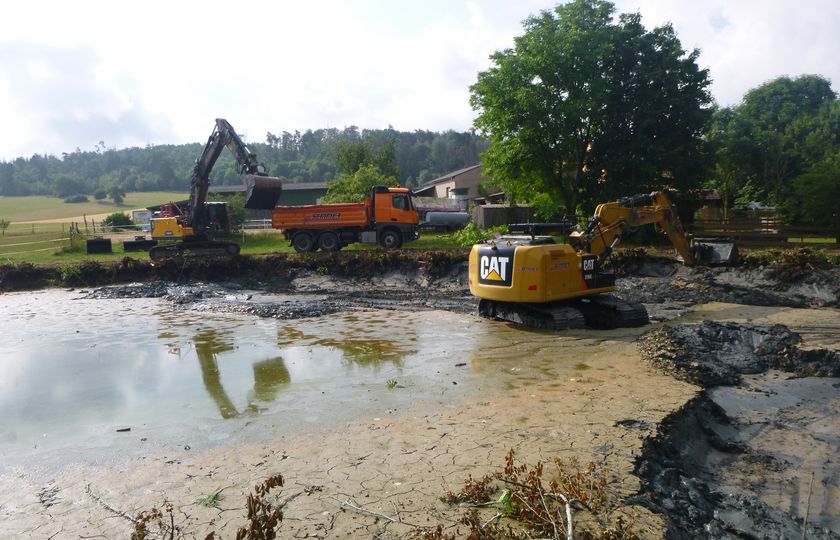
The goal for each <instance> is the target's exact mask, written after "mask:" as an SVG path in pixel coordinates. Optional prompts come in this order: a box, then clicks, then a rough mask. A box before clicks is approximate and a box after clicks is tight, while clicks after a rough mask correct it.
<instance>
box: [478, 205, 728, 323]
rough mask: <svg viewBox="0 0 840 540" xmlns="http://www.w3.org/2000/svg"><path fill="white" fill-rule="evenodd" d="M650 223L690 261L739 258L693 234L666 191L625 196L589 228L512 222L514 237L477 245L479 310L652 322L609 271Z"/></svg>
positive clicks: (602, 208)
mask: <svg viewBox="0 0 840 540" xmlns="http://www.w3.org/2000/svg"><path fill="white" fill-rule="evenodd" d="M647 224H656V225H658V226H659V227H660V228H661V229H662V231H663V232H664V233H665V234H666V235H667V236H668V238H669V239H670V241H671V243H672V244H673V245H674V247H675V248H676V250H677V253H679V255H680V257H681V258H682V260H683V262H684V263H685V264H686V265H688V266H693V265H695V264H705V265H724V264H730V263H735V262H737V259H738V250H737V248H736V246H735V245H734V244H732V243H719V242H708V241H706V242H700V241H696V240H694V239H692V238H690V237H689V236H688V235H687V234H686V233H685V231H684V230H683V228H682V225H681V224H680V220H679V217H677V213H676V211H675V209H674V207H673V206H672V205H671V202H670V201H669V199H668V197H667V195H666V194H665V193H663V192H659V191H657V192H654V193H650V194H641V195H634V196H632V197H624V198H621V199H619V200H617V201H613V202H609V203H604V204H601V205H598V207H597V208H596V209H595V215H594V216H593V218H592V219H591V220H590V221H589V223H588V224H587V226H586V228H585V229H581V228H580V227H576V229H577V230H572V231H571V232H569V227H568V225H565V224H537V223H529V224H522V225H511V226H510V231H511V234H509V235H506V236H500V237H497V238H495V239H490V240H486V241H484V242H482V243H480V244H476V245H474V246H473V248H472V251H471V252H470V260H469V285H470V292H471V293H472V294H473V295H474V296H477V297H478V298H480V299H481V300H480V302H479V307H478V311H479V314H480V315H481V316H483V317H486V318H490V319H499V320H504V321H508V322H512V323H515V324H520V325H523V326H527V327H530V328H546V329H564V328H584V327H586V326H589V327H593V328H619V327H631V326H643V325H645V324H648V322H649V319H648V314H647V310H646V309H645V307H644V306H643V305H642V304H638V303H630V302H625V301H623V300H620V299H619V298H617V297H615V296H612V295H610V294H607V293H610V292H612V291H614V290H615V274H614V273H613V272H610V271H607V270H605V269H604V263H605V262H606V260H607V258H608V257H609V255H610V253H611V252H612V250H613V249H614V248H615V247H616V246H617V245H618V243H619V242H620V241H621V239H622V237H623V236H624V235H625V234H626V233H628V232H632V231H633V230H634V229H635V228H636V227H639V226H641V225H647ZM563 229H565V230H563ZM551 232H555V233H556V232H562V233H567V232H568V233H569V243H568V244H558V243H557V242H556V241H555V239H554V237H553V236H548V235H545V234H544V233H551ZM540 233H543V234H542V235H541V234H540Z"/></svg>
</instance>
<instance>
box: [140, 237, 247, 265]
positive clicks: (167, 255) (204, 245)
mask: <svg viewBox="0 0 840 540" xmlns="http://www.w3.org/2000/svg"><path fill="white" fill-rule="evenodd" d="M238 254H239V245H238V244H236V243H234V242H218V241H214V240H211V241H193V242H178V243H176V244H164V245H162V246H155V247H153V248H152V249H150V250H149V258H150V259H151V260H152V261H164V260H166V259H177V258H182V257H232V256H234V255H238Z"/></svg>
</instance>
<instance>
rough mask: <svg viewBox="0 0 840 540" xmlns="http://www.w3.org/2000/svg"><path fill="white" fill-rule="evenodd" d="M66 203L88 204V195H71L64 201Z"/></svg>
mask: <svg viewBox="0 0 840 540" xmlns="http://www.w3.org/2000/svg"><path fill="white" fill-rule="evenodd" d="M64 202H66V203H83V202H88V198H87V195H70V196H69V197H66V198H65V199H64Z"/></svg>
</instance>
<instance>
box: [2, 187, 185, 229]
mask: <svg viewBox="0 0 840 540" xmlns="http://www.w3.org/2000/svg"><path fill="white" fill-rule="evenodd" d="M188 197H189V195H188V194H186V193H179V192H171V191H148V192H135V193H129V194H127V195H126V196H125V201H123V203H122V204H119V205H117V204H114V203H113V202H112V201H102V202H100V201H95V200H93V197H91V198H90V199H91V201H90V202H86V203H72V204H71V203H65V202H64V200H63V199H59V198H57V197H44V196H40V195H35V196H30V197H0V219H5V220H7V221H11V222H12V223H13V224H14V223H16V222H21V221H40V220H46V219H64V218H68V219H69V218H74V217H77V216H81V215H83V214H87V215H89V216H90V215H96V214H112V213H114V212H121V211H122V212H127V211H128V210H131V209H133V208H143V207H147V206H153V205H157V204H163V203H167V202H170V201H179V200H184V199H186V198H188Z"/></svg>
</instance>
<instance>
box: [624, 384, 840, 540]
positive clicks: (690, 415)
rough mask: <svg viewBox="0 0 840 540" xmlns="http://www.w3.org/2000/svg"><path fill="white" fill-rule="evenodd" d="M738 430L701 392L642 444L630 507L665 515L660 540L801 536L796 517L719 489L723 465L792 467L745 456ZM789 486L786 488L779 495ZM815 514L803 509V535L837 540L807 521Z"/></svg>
mask: <svg viewBox="0 0 840 540" xmlns="http://www.w3.org/2000/svg"><path fill="white" fill-rule="evenodd" d="M742 427H743V426H741V425H739V423H738V421H737V420H733V419H732V418H730V417H729V416H728V414H727V412H726V411H725V410H724V409H722V408H721V407H720V406H719V405H718V404H717V403H716V402H715V401H714V400H712V399H711V398H710V397H709V396H707V395H705V394H701V395H700V396H698V397H696V398H694V399H693V400H692V401H690V402H689V403H688V404H686V406H684V407H683V408H682V409H680V410H679V411H677V412H675V413H673V414H671V415H669V416H668V417H666V418H665V420H663V422H662V423H661V424H660V426H659V431H658V434H657V435H656V436H655V437H653V438H650V439H647V440H646V441H645V444H644V448H643V454H642V455H643V457H642V458H641V459H640V460H639V461H638V462H637V467H636V471H635V474H636V475H637V476H638V477H639V478H640V479H641V480H642V486H643V487H642V493H641V495H640V497H638V498H636V499H634V500H633V502H637V503H639V504H642V505H643V506H646V507H648V508H650V509H651V510H653V511H655V512H658V513H661V514H664V515H665V516H667V526H666V531H665V536H666V538H720V539H735V538H800V537H802V535H803V519H802V518H800V517H798V516H794V515H792V514H791V513H789V512H787V511H783V510H782V509H781V508H777V507H773V506H771V505H769V504H767V503H766V502H764V501H762V500H761V499H760V498H758V497H756V496H754V495H749V494H745V493H738V492H734V491H732V490H721V489H719V488H720V486H721V485H722V484H724V483H726V482H727V481H728V479H727V478H726V476H727V475H726V473H725V472H724V471H726V472H731V470H732V468H727V467H726V464H728V463H730V462H733V461H736V460H740V461H741V462H742V463H751V464H752V468H759V469H760V470H761V473H760V474H761V475H762V476H768V475H769V476H772V475H774V474H780V473H781V470H782V469H787V468H792V464H791V463H787V462H784V461H780V460H778V459H776V458H774V457H773V456H771V455H768V454H765V453H761V452H756V451H754V450H752V449H751V448H750V446H749V445H748V444H745V443H744V442H743V440H742V437H741V435H740V434H739V428H742ZM742 467H743V465H739V466H738V468H742ZM733 468H734V467H733ZM797 475H798V476H801V474H798V473H797ZM835 483H836V481H835ZM796 487H797V488H798V486H796ZM792 488H793V486H791V485H790V484H788V486H787V489H788V490H791V489H792ZM806 489H807V485H806ZM801 496H802V498H803V499H804V498H805V494H801ZM628 502H631V501H628ZM804 505H805V501H804V500H803V501H802V507H800V508H799V510H800V512H803V513H804V512H805V508H804ZM816 508H818V504H815V505H814V509H812V510H811V521H810V522H809V524H808V525H807V527H806V529H807V537H808V538H821V539H838V538H840V534H837V533H836V532H832V531H831V530H830V529H829V528H827V527H824V526H822V525H820V523H819V522H818V520H817V519H815V518H816V517H817V516H815V514H817V511H816V510H815V509H816Z"/></svg>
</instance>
